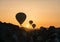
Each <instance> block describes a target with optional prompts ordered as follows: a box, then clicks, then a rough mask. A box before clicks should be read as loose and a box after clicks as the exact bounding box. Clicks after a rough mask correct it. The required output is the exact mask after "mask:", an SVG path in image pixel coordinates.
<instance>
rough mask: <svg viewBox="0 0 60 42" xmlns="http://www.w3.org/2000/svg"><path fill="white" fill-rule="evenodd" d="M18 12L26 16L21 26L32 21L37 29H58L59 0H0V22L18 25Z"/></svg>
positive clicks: (59, 24)
mask: <svg viewBox="0 0 60 42" xmlns="http://www.w3.org/2000/svg"><path fill="white" fill-rule="evenodd" d="M18 12H24V13H25V14H26V15H27V18H26V20H25V22H24V23H23V26H26V25H29V20H33V22H34V23H35V24H36V25H37V27H40V26H44V27H49V26H50V25H54V26H56V27H60V0H0V21H2V22H7V23H13V24H16V25H19V23H18V22H17V20H16V18H15V15H16V14H17V13H18Z"/></svg>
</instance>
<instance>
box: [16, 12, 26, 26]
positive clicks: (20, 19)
mask: <svg viewBox="0 0 60 42" xmlns="http://www.w3.org/2000/svg"><path fill="white" fill-rule="evenodd" d="M16 19H17V21H18V22H19V23H20V25H21V24H22V23H23V22H24V21H25V19H26V15H25V13H23V12H20V13H17V14H16Z"/></svg>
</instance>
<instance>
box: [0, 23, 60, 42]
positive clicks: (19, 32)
mask: <svg viewBox="0 0 60 42" xmlns="http://www.w3.org/2000/svg"><path fill="white" fill-rule="evenodd" d="M0 42H60V27H58V28H56V27H54V26H50V27H49V28H48V29H46V28H45V27H40V29H38V30H31V31H29V32H27V31H26V30H25V29H24V27H19V26H17V25H13V24H11V23H2V22H0Z"/></svg>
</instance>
